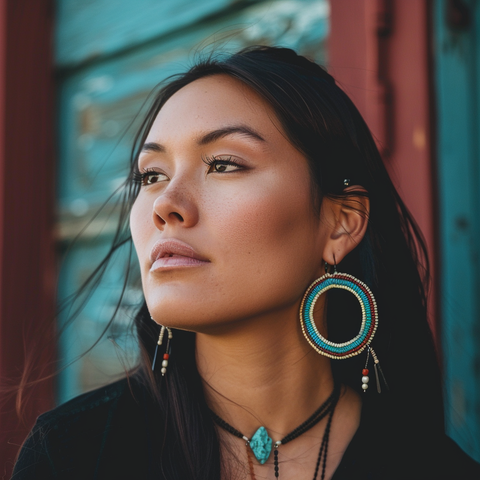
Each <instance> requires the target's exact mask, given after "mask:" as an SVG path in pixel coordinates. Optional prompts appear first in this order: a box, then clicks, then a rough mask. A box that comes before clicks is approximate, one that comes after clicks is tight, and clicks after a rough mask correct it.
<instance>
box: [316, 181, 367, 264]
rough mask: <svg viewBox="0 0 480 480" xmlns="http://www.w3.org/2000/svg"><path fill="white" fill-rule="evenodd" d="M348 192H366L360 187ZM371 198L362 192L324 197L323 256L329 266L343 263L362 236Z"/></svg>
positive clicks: (351, 188) (348, 189)
mask: <svg viewBox="0 0 480 480" xmlns="http://www.w3.org/2000/svg"><path fill="white" fill-rule="evenodd" d="M344 191H345V192H349V191H351V192H365V193H367V191H366V190H365V189H364V188H363V187H360V186H358V185H357V186H351V187H348V188H346V189H345V190H344ZM369 213H370V200H369V198H368V197H367V196H363V195H348V196H345V197H344V198H343V199H335V200H332V199H329V198H324V200H323V202H322V209H321V215H322V220H323V221H322V224H323V226H324V227H325V226H327V228H326V238H325V239H324V241H325V243H324V250H323V259H324V261H325V262H327V263H329V264H330V265H334V264H335V263H337V264H338V263H340V262H341V261H342V260H343V259H344V258H345V256H346V255H347V254H348V253H350V252H351V251H352V250H353V249H354V248H355V247H356V246H357V245H358V244H359V243H360V242H361V241H362V239H363V237H364V236H365V232H366V231H367V226H368V217H369Z"/></svg>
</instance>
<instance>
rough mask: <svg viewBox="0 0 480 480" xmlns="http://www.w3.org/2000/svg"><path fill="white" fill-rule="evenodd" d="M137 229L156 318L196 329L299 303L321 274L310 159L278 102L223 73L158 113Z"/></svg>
mask: <svg viewBox="0 0 480 480" xmlns="http://www.w3.org/2000/svg"><path fill="white" fill-rule="evenodd" d="M139 171H140V173H141V174H142V179H141V181H142V187H141V189H140V193H139V195H138V198H137V200H136V201H135V204H134V206H133V209H132V213H131V217H130V224H131V231H132V236H133V241H134V244H135V248H136V251H137V254H138V258H139V261H140V267H141V275H142V284H143V290H144V294H145V298H146V301H147V305H148V308H149V310H150V314H151V315H152V317H153V318H154V319H155V320H156V321H157V322H158V323H161V324H164V325H167V326H172V327H179V328H184V329H188V330H194V331H198V332H202V331H203V332H208V331H212V329H215V328H219V327H222V328H224V327H225V326H229V325H230V326H231V325H234V324H235V323H236V322H238V321H241V320H243V319H245V318H257V317H258V318H260V317H261V316H262V315H265V314H271V313H273V312H280V311H281V310H282V309H285V308H292V306H293V305H295V304H298V303H299V302H300V300H301V298H302V295H303V293H304V291H305V289H306V288H307V286H308V285H309V284H310V283H311V282H312V281H313V280H314V279H315V278H316V277H317V276H319V275H320V274H321V273H322V251H323V245H324V241H325V234H324V233H323V230H324V228H323V227H322V225H321V223H320V221H319V219H318V218H317V217H318V216H317V215H316V214H315V210H314V208H313V203H312V194H311V182H310V174H309V169H308V165H307V161H306V159H305V158H304V157H303V155H302V154H301V153H299V152H298V151H297V150H296V149H295V148H294V147H293V146H292V145H291V144H290V142H289V141H288V139H287V138H286V135H285V133H284V132H283V130H282V129H281V127H280V125H279V122H278V121H277V119H276V117H275V114H274V113H273V111H272V109H271V108H270V106H269V105H268V104H267V103H266V102H265V101H264V100H262V99H261V98H260V97H259V96H258V95H257V94H256V93H255V92H254V91H253V90H251V89H250V88H249V87H247V86H245V85H244V84H243V83H241V82H240V81H238V80H235V79H233V78H231V77H229V76H227V75H216V76H212V77H207V78H203V79H200V80H196V81H194V82H192V83H191V84H189V85H187V86H186V87H184V88H182V89H181V90H180V91H178V92H177V93H176V94H174V95H173V96H172V97H171V98H170V99H169V100H168V101H167V102H166V104H165V105H164V107H163V108H162V109H161V111H160V112H159V114H158V115H157V117H156V120H155V122H154V124H153V126H152V129H151V130H150V132H149V134H148V137H147V140H146V143H145V146H144V149H143V152H142V154H141V156H140V158H139Z"/></svg>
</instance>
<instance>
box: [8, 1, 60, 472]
mask: <svg viewBox="0 0 480 480" xmlns="http://www.w3.org/2000/svg"><path fill="white" fill-rule="evenodd" d="M52 13H53V12H52V5H51V1H50V0H38V1H32V0H15V1H6V0H4V1H2V2H0V24H1V25H2V27H3V28H1V31H0V36H1V39H2V40H1V41H0V79H1V80H0V99H1V100H0V107H1V108H0V238H1V243H0V265H1V270H0V381H1V383H2V386H6V385H7V386H8V385H11V382H12V380H18V378H19V375H20V374H21V372H22V370H23V368H24V366H25V361H26V356H27V355H28V353H29V350H30V349H31V348H33V346H34V345H40V346H41V348H42V355H40V357H37V358H36V363H35V364H34V370H33V372H32V376H30V378H29V379H30V380H33V379H34V378H38V376H42V375H45V374H46V373H48V371H49V365H48V363H47V362H48V361H49V360H50V361H51V360H52V356H53V357H54V353H55V349H54V346H53V345H52V344H51V343H49V341H48V338H49V337H48V334H49V333H51V332H52V330H53V311H54V273H53V268H54V249H53V242H52V225H53V188H52V187H53V125H52V124H53V122H52V116H53V115H52V114H53V95H52V93H53V75H52V61H51V52H50V49H51V32H52V20H53V19H52ZM43 327H45V328H44V329H43V333H44V335H42V336H39V333H38V332H39V331H40V330H41V329H42V328H43ZM52 354H53V355H52ZM29 394H30V401H29V402H28V403H27V408H26V410H25V417H24V419H23V422H19V420H18V417H17V415H16V413H15V399H14V397H12V396H7V395H2V404H1V408H2V411H1V413H0V475H2V476H4V478H9V476H10V475H9V474H10V471H11V468H12V465H13V461H14V458H15V455H16V452H17V449H18V447H19V445H20V444H21V443H22V441H23V439H24V437H25V435H26V434H27V432H28V431H29V430H30V428H31V426H32V424H33V422H34V421H35V418H36V416H37V415H38V414H39V413H40V412H42V411H45V410H46V409H48V408H50V407H51V406H52V400H53V398H52V397H53V395H52V384H51V382H46V383H43V384H41V385H40V386H38V387H37V388H34V389H33V390H32V389H30V391H29Z"/></svg>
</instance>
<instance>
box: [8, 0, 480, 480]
mask: <svg viewBox="0 0 480 480" xmlns="http://www.w3.org/2000/svg"><path fill="white" fill-rule="evenodd" d="M479 31H480V4H479V3H478V2H475V1H474V0H330V1H327V0H265V1H261V0H257V1H247V0H204V1H202V2H198V1H195V0H162V1H159V0H135V1H132V0H84V1H81V2H79V1H76V0H57V1H53V0H1V1H0V231H1V236H0V284H1V285H0V286H1V291H0V378H1V379H2V382H4V384H7V383H8V382H10V383H11V382H12V379H13V380H15V379H16V378H19V375H20V374H21V372H22V370H23V367H24V364H25V362H26V359H27V358H28V353H29V351H30V350H31V349H32V347H33V346H34V345H40V346H41V353H42V354H41V356H40V357H36V359H35V363H34V364H33V365H32V372H31V377H30V379H34V378H38V377H40V376H43V375H45V374H48V373H49V372H51V371H52V368H53V366H52V363H51V362H52V361H58V362H59V363H58V365H59V366H60V367H62V371H61V373H60V375H59V376H58V377H57V378H56V379H55V381H48V382H44V383H42V384H40V385H39V386H38V387H36V388H35V389H33V390H31V389H30V390H29V392H28V393H29V395H30V400H29V403H28V408H27V410H26V415H25V420H24V422H23V423H19V422H18V420H17V417H16V414H15V403H14V399H13V398H10V397H6V398H4V399H3V404H2V410H1V412H0V459H1V462H0V475H4V478H8V471H9V469H10V468H11V465H12V463H13V458H14V456H15V454H16V451H17V448H18V445H19V444H20V443H21V442H22V440H23V438H24V436H25V434H26V433H27V432H28V430H29V429H30V428H31V425H32V422H34V420H35V418H36V416H37V415H38V414H39V413H40V412H42V411H44V410H46V409H47V408H50V407H53V406H54V405H55V404H58V403H61V402H64V401H66V400H68V399H69V398H71V397H72V396H75V395H77V394H79V393H81V392H84V391H87V390H89V389H92V388H95V387H97V386H100V385H102V384H105V383H108V382H111V381H113V380H115V379H116V378H118V376H120V375H122V374H123V372H124V370H125V369H126V368H129V367H131V366H132V365H134V364H135V361H136V354H137V352H136V349H135V345H134V340H133V334H132V332H131V318H132V315H133V312H134V310H135V307H136V306H137V305H138V302H139V299H140V285H138V284H135V283H131V284H129V285H128V288H127V291H126V295H125V298H124V301H123V304H122V309H121V310H120V311H119V312H118V314H117V315H116V318H115V322H114V323H113V325H111V326H108V325H107V322H108V320H109V318H110V317H111V316H112V314H113V312H114V309H115V305H116V302H117V299H118V296H119V294H120V291H121V289H122V278H123V277H124V268H125V263H126V260H128V252H127V251H119V252H118V253H117V255H116V257H115V259H114V262H113V263H112V266H111V267H110V268H109V269H108V270H107V271H106V274H105V281H104V282H102V284H101V285H99V287H98V288H97V289H96V290H95V291H94V293H93V294H92V295H91V296H87V297H84V300H85V304H84V308H83V309H81V310H79V312H78V315H77V318H76V320H75V322H73V323H72V325H71V326H68V325H67V322H66V320H67V318H69V317H70V316H72V314H73V315H75V309H76V307H77V306H79V304H77V305H74V306H73V307H72V308H71V309H70V310H69V309H67V310H63V311H62V313H61V314H60V315H59V318H58V319H57V320H55V321H54V320H53V318H54V312H55V310H57V309H58V308H59V306H61V305H62V304H63V302H64V301H65V300H66V299H68V297H69V295H71V294H72V293H73V292H75V290H76V289H77V288H78V287H79V286H80V285H81V284H82V282H83V281H84V280H85V279H86V278H88V275H89V274H90V273H91V271H92V270H93V269H94V268H95V266H96V264H97V263H98V261H99V260H100V259H101V257H102V255H103V254H104V253H105V252H106V249H107V247H108V245H109V242H110V241H111V239H112V236H113V234H114V229H115V222H116V218H117V215H118V207H116V200H118V195H119V192H118V188H119V187H120V186H121V183H122V181H123V179H124V177H125V175H126V171H127V166H128V163H129V159H130V146H131V143H132V138H133V135H134V132H135V127H136V126H137V125H138V117H137V114H138V112H139V111H142V106H143V105H144V102H145V100H146V99H147V97H148V95H149V92H150V91H151V90H152V88H154V87H155V86H156V85H157V84H158V83H159V82H160V81H162V80H163V79H165V78H166V77H168V76H169V75H171V74H173V73H176V72H179V71H184V70H185V69H186V68H188V66H189V65H191V64H192V63H193V62H194V61H195V59H198V58H201V57H202V56H206V55H209V54H216V53H218V52H220V51H230V52H233V51H235V50H237V49H238V48H240V47H244V46H247V45H252V44H259V43H262V44H270V45H282V46H288V47H292V48H295V49H296V50H298V51H299V52H300V53H302V54H304V55H307V56H309V57H311V58H313V59H315V60H316V61H318V62H320V63H322V64H325V65H326V66H327V67H328V69H329V71H330V72H331V73H333V75H334V76H335V77H336V78H337V80H338V82H339V83H340V85H341V86H342V88H344V89H345V91H346V92H347V93H348V94H349V95H350V96H351V97H352V99H353V100H354V102H355V103H356V105H357V106H358V108H359V109H360V111H361V112H362V114H363V115H364V117H365V119H366V121H367V123H368V124H369V126H370V128H371V129H372V131H373V133H374V135H375V138H376V140H377V142H378V145H379V148H380V150H381V152H382V154H383V157H384V160H385V163H386V164H387V168H388V169H389V171H390V174H391V175H392V178H393V179H394V182H395V184H396V185H397V187H398V189H399V191H400V193H401V194H402V196H403V197H404V199H405V201H406V203H407V206H408V207H409V208H410V210H411V211H412V213H413V214H414V216H415V218H416V219H417V221H418V223H419V225H420V227H421V229H422V231H423V233H424V235H425V238H426V241H427V244H428V247H429V250H430V256H431V260H432V264H433V269H432V272H433V274H432V290H431V293H432V295H431V297H430V321H431V325H432V328H433V330H434V333H435V336H436V340H437V345H438V350H439V358H440V360H441V362H442V365H443V368H444V377H445V400H446V411H447V418H446V422H447V428H448V431H449V433H450V435H451V436H452V437H453V438H454V439H455V440H456V441H457V442H458V443H459V444H460V445H461V446H462V448H464V449H465V450H466V451H467V452H468V453H469V454H470V455H472V456H474V457H475V458H476V459H477V460H480V351H479V349H478V348H477V344H478V343H479V340H480V305H479V293H480V278H479V274H478V273H477V272H479V269H478V263H479V255H478V253H479V252H478V249H479V246H480V240H479V238H480V236H479V230H480V216H479V213H480V196H479V192H480V189H478V188H477V185H478V181H479V180H480V171H479V170H480V169H479V165H480V162H479V159H480V157H479V155H480V149H479V145H478V138H479V135H478V132H477V130H478V128H479V121H478V118H479V117H478V110H479V107H480V105H478V102H479V94H478V93H479V92H478V89H479V85H480V84H479V82H478V81H477V76H478V74H477V69H478V68H479V65H480V63H479V59H478V58H477V57H478V55H480V37H479V33H478V32H479ZM108 199H110V200H108ZM105 202H106V203H105ZM102 205H103V208H102V209H101V210H99V209H100V207H102ZM97 212H100V213H98V214H97V215H96V216H95V217H94V219H93V220H92V217H93V216H94V215H95V214H96V213H97ZM80 232H82V233H81V236H80V237H79V238H78V239H77V240H75V242H73V243H72V241H73V240H74V239H75V238H76V237H77V235H78V234H79V233H80ZM57 287H58V288H57ZM399 301H401V300H399ZM62 329H63V330H64V331H63V334H62V336H61V337H60V341H59V342H58V343H57V344H54V345H52V344H49V343H48V341H47V338H48V333H49V332H52V331H54V330H62ZM104 331H105V332H106V333H105V335H104V336H103V337H102V339H101V340H100V342H99V343H98V344H95V342H96V340H97V339H98V338H99V336H100V335H101V333H102V332H104ZM88 349H90V351H89V353H88V354H87V355H85V356H82V357H81V358H80V359H78V358H79V356H80V355H81V354H82V353H83V352H85V351H86V350H88ZM405 355H415V352H414V351H411V350H410V349H409V346H408V345H405ZM77 359H78V360H77ZM76 360H77V361H76ZM58 365H57V366H58ZM7 379H10V380H7ZM406 382H407V383H408V372H406ZM412 395H415V392H412Z"/></svg>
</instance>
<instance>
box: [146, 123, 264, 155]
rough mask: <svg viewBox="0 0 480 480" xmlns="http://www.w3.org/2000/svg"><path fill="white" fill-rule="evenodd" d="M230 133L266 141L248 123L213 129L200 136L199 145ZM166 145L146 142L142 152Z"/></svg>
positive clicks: (162, 148)
mask: <svg viewBox="0 0 480 480" xmlns="http://www.w3.org/2000/svg"><path fill="white" fill-rule="evenodd" d="M228 135H243V136H246V137H248V138H251V139H253V140H256V141H258V142H265V139H264V138H263V137H262V136H261V135H260V134H259V133H258V132H256V131H255V130H254V129H253V128H251V127H247V126H246V125H232V126H230V127H223V128H217V129H216V130H212V131H211V132H208V133H206V134H204V135H202V136H201V137H200V138H198V139H197V144H198V145H208V144H209V143H213V142H215V141H217V140H219V139H220V138H223V137H226V136H228ZM165 151H166V148H165V146H163V145H161V144H160V143H156V142H148V143H145V144H144V145H143V147H142V152H162V153H163V152H165Z"/></svg>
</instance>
